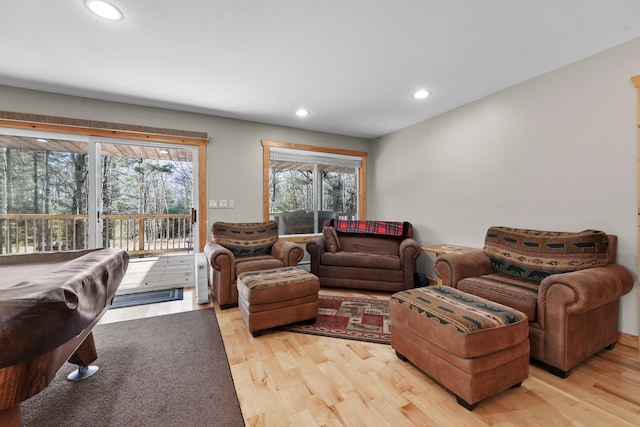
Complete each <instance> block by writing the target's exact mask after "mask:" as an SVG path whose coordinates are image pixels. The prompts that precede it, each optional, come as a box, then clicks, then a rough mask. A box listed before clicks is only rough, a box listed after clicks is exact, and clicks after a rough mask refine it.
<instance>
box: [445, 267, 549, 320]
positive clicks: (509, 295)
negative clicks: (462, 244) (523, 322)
mask: <svg viewBox="0 0 640 427" xmlns="http://www.w3.org/2000/svg"><path fill="white" fill-rule="evenodd" d="M539 287H540V284H539V283H538V282H533V281H527V280H521V279H517V278H515V277H513V276H508V275H506V274H500V273H494V274H487V275H485V276H479V277H470V278H466V279H462V280H460V281H459V282H458V285H457V288H458V289H459V290H461V291H463V292H466V293H469V294H472V295H477V296H479V297H482V298H486V299H489V300H491V301H495V302H498V303H500V304H504V305H506V306H509V307H512V308H515V309H516V310H518V311H521V312H522V313H524V314H525V315H526V316H527V317H528V318H529V321H530V322H534V321H536V318H537V315H536V313H537V308H538V289H539Z"/></svg>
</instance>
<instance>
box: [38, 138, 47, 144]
mask: <svg viewBox="0 0 640 427" xmlns="http://www.w3.org/2000/svg"><path fill="white" fill-rule="evenodd" d="M36 141H38V142H42V143H45V142H49V141H48V140H46V139H44V138H36Z"/></svg>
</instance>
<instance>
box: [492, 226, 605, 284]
mask: <svg viewBox="0 0 640 427" xmlns="http://www.w3.org/2000/svg"><path fill="white" fill-rule="evenodd" d="M608 246H609V238H608V236H607V234H606V233H604V232H602V231H597V230H584V231H581V232H578V233H568V232H555V231H538V230H525V229H518V228H508V227H491V228H489V229H488V230H487V234H486V237H485V244H484V251H485V253H486V254H487V256H488V257H489V259H490V260H491V263H492V264H493V268H494V270H495V271H496V272H500V273H503V274H507V275H510V276H513V277H517V278H519V279H525V280H530V281H534V282H541V281H542V279H544V278H545V277H547V276H549V275H551V274H559V273H566V272H570V271H577V270H583V269H585V268H592V267H598V266H603V265H606V264H607V263H608V253H607V249H608Z"/></svg>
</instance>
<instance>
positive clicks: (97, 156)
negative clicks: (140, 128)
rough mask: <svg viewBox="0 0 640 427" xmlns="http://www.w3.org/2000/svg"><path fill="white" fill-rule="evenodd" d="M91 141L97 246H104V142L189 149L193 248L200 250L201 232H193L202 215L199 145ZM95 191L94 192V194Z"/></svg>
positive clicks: (91, 215) (91, 187)
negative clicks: (200, 205)
mask: <svg viewBox="0 0 640 427" xmlns="http://www.w3.org/2000/svg"><path fill="white" fill-rule="evenodd" d="M89 141H90V144H89V145H90V146H92V147H93V148H92V149H93V153H91V150H92V149H91V148H90V160H89V170H90V171H93V173H92V174H91V178H90V181H89V199H90V200H89V220H90V222H91V223H93V224H94V225H95V227H96V230H95V233H94V238H95V244H96V245H97V246H95V247H102V245H103V242H102V226H103V219H102V216H101V215H100V213H101V212H102V211H103V206H102V191H101V189H102V169H101V167H100V165H101V164H102V144H112V145H135V146H139V147H152V148H167V149H176V150H183V151H189V152H190V153H191V155H192V161H191V164H192V171H193V186H192V188H191V199H192V205H193V206H191V208H192V211H193V209H195V211H196V212H195V215H194V216H195V218H193V223H192V227H191V230H192V233H191V234H192V238H193V241H192V250H193V251H194V252H200V250H199V248H200V247H201V245H200V237H201V236H200V233H197V232H193V231H195V230H199V229H200V217H201V215H198V210H199V209H198V208H199V206H198V205H199V202H198V200H199V196H198V195H199V194H200V191H199V184H200V182H199V181H200V180H199V179H198V177H199V176H200V173H199V166H200V165H199V157H198V156H199V152H198V151H199V150H198V149H197V147H193V146H185V145H177V144H167V143H157V142H143V141H135V140H123V139H113V138H102V137H99V138H96V137H91V138H89ZM92 162H94V164H93V169H92V164H91V163H92ZM92 191H93V194H92ZM92 218H93V221H91V219H92Z"/></svg>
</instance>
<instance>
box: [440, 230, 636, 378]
mask: <svg viewBox="0 0 640 427" xmlns="http://www.w3.org/2000/svg"><path fill="white" fill-rule="evenodd" d="M616 243H617V239H616V236H613V235H607V234H605V233H604V232H602V231H596V230H585V231H582V232H579V233H567V232H552V231H536V230H522V229H516V228H507V227H491V228H489V229H488V231H487V234H486V237H485V242H484V250H483V251H477V252H473V253H468V254H457V255H441V256H439V257H437V258H436V260H435V262H434V267H435V271H436V273H437V274H438V276H439V277H440V278H441V279H442V282H443V284H444V285H447V286H452V287H454V288H457V289H459V290H461V291H464V292H467V293H470V294H473V295H477V296H481V297H484V298H487V299H489V300H492V301H495V302H498V303H501V304H504V305H507V306H510V307H512V308H515V309H517V310H519V311H521V312H523V313H525V314H526V315H527V317H528V318H529V340H530V342H531V357H532V358H533V359H536V360H539V361H541V362H543V363H545V364H547V365H548V367H549V370H550V372H551V373H553V374H555V375H557V376H559V377H562V378H566V377H567V376H568V375H569V370H570V369H571V368H573V367H574V366H576V365H577V364H579V363H580V362H582V361H584V360H585V359H587V358H588V357H590V356H592V355H593V354H595V353H597V352H598V351H600V350H602V349H604V348H607V349H612V348H613V346H614V345H615V343H616V340H617V338H618V308H619V301H620V297H621V296H623V295H624V294H626V293H627V292H629V291H630V290H631V289H632V288H633V282H634V280H633V277H632V276H631V273H630V272H629V271H628V270H627V269H626V268H624V267H622V266H621V265H618V264H616Z"/></svg>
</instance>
